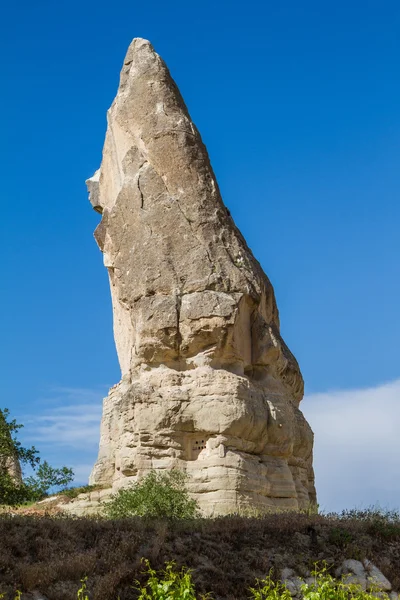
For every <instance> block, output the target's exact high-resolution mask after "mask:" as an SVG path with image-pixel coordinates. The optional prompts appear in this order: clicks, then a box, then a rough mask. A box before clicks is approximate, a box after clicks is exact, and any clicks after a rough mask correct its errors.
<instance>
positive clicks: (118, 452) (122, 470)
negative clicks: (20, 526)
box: [88, 38, 315, 513]
mask: <svg viewBox="0 0 400 600" xmlns="http://www.w3.org/2000/svg"><path fill="white" fill-rule="evenodd" d="M107 120H108V127H107V133H106V139H105V142H104V149H103V159H102V163H101V167H100V170H99V172H97V173H96V174H95V176H94V177H93V178H91V179H89V180H88V188H89V192H90V200H91V203H92V205H93V207H94V208H95V210H97V211H98V212H100V213H102V218H101V223H100V224H99V226H98V228H97V229H96V232H95V237H96V240H97V242H98V245H99V247H100V249H101V250H102V252H103V255H104V264H105V266H106V267H107V270H108V274H109V278H110V287H111V295H112V302H113V316H114V336H115V342H116V347H117V352H118V357H119V362H120V365H121V371H122V376H123V378H122V381H121V383H120V384H119V385H118V386H117V387H116V388H113V389H112V390H111V392H110V395H109V397H108V398H107V399H106V401H105V405H104V413H103V429H102V431H103V434H102V441H101V447H100V453H99V460H98V462H97V464H96V466H95V468H94V471H93V474H92V479H91V480H92V482H96V483H110V484H113V485H124V484H125V483H128V482H129V481H130V480H132V478H134V479H135V478H136V477H140V476H141V475H143V474H145V473H146V472H147V471H148V470H149V469H152V468H169V467H173V466H177V467H179V468H181V469H184V470H186V471H187V472H188V473H189V474H190V475H191V476H192V482H193V483H192V491H193V494H195V495H196V497H198V499H199V502H200V504H201V506H202V507H203V508H204V510H205V511H206V512H208V513H210V512H212V511H215V512H216V513H223V512H227V511H228V512H232V510H235V509H236V508H237V507H238V506H239V504H241V503H242V504H243V503H244V504H246V503H250V504H252V505H254V506H257V507H260V508H266V507H271V506H277V507H288V508H296V507H299V506H300V507H305V506H308V505H309V503H310V502H313V501H314V500H315V490H314V485H313V471H312V443H313V435H312V432H311V429H310V428H309V426H308V424H307V422H306V421H305V419H304V417H303V416H302V414H301V412H300V411H299V410H298V404H299V402H300V400H301V398H302V396H303V379H302V376H301V373H300V369H299V366H298V364H297V361H296V359H295V358H294V356H293V355H292V354H291V352H290V351H289V349H288V347H287V346H286V344H285V342H284V341H283V339H282V337H281V335H280V331H279V317H278V309H277V306H276V301H275V296H274V291H273V288H272V285H271V283H270V281H269V279H268V277H267V276H266V275H265V273H264V272H263V270H262V268H261V266H260V264H259V263H258V262H257V260H256V259H255V258H254V256H253V254H252V252H251V251H250V249H249V247H248V246H247V244H246V242H245V240H244V238H243V236H242V235H241V234H240V232H239V230H238V229H237V227H236V226H235V223H234V222H233V220H232V218H231V216H230V214H229V211H228V210H227V209H226V207H225V205H224V203H223V201H222V198H221V195H220V191H219V188H218V184H217V181H216V178H215V175H214V172H213V170H212V167H211V164H210V160H209V157H208V153H207V150H206V148H205V146H204V144H203V142H202V140H201V137H200V134H199V132H198V130H197V128H196V127H195V125H194V123H193V122H192V120H191V118H190V115H189V113H188V110H187V108H186V106H185V103H184V101H183V99H182V96H181V94H180V92H179V90H178V88H177V86H176V84H175V82H174V81H173V79H172V78H171V75H170V73H169V71H168V69H167V67H166V65H165V63H164V62H163V61H162V59H161V58H160V57H159V56H158V54H157V53H156V52H155V51H154V49H153V47H152V46H151V44H150V43H149V42H148V41H147V40H142V39H140V38H137V39H135V40H133V42H132V44H131V45H130V47H129V50H128V53H127V55H126V58H125V61H124V65H123V68H122V72H121V80H120V87H119V90H118V93H117V96H116V98H115V100H114V102H113V104H112V106H111V108H110V110H109V111H108V115H107Z"/></svg>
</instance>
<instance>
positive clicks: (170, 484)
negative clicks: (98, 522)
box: [104, 469, 199, 519]
mask: <svg viewBox="0 0 400 600" xmlns="http://www.w3.org/2000/svg"><path fill="white" fill-rule="evenodd" d="M186 480H187V475H186V474H185V473H183V472H182V471H178V470H177V469H172V470H171V471H164V472H162V471H161V472H160V471H151V472H150V473H149V474H148V475H146V477H144V478H143V479H142V481H140V482H138V483H136V484H134V485H133V486H132V487H131V488H124V489H122V490H119V492H118V493H117V494H116V495H115V496H114V497H113V499H112V500H111V501H110V502H108V503H107V504H106V506H105V508H104V512H105V514H106V516H108V517H109V518H112V519H120V518H126V517H146V518H149V519H160V518H161V519H163V518H164V519H194V518H195V517H196V516H198V514H199V510H198V505H197V502H196V501H195V500H192V499H191V498H190V496H189V494H188V491H187V490H186V487H185V483H186Z"/></svg>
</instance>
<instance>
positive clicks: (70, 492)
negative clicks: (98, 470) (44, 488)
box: [61, 485, 104, 500]
mask: <svg viewBox="0 0 400 600" xmlns="http://www.w3.org/2000/svg"><path fill="white" fill-rule="evenodd" d="M102 489H104V486H102V485H81V486H78V487H70V488H65V489H63V490H62V492H61V493H62V495H63V496H67V498H70V499H71V500H73V499H74V498H77V497H78V496H79V494H88V493H89V492H95V491H96V490H102Z"/></svg>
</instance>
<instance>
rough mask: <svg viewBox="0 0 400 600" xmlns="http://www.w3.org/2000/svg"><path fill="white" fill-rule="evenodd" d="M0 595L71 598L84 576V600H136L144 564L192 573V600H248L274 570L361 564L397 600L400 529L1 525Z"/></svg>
mask: <svg viewBox="0 0 400 600" xmlns="http://www.w3.org/2000/svg"><path fill="white" fill-rule="evenodd" d="M0 540H1V543H0V582H1V585H2V589H0V591H4V592H11V590H15V589H17V588H18V589H21V590H23V591H29V590H40V591H41V592H42V593H43V594H45V595H46V597H47V598H49V600H72V599H75V598H76V591H77V589H78V587H79V580H80V579H81V578H82V577H83V576H88V581H87V585H88V589H89V590H90V591H91V596H90V597H91V600H116V598H117V597H118V595H119V597H120V599H121V600H134V599H135V598H136V592H135V590H134V589H133V587H132V585H133V583H134V581H135V580H136V579H142V580H143V575H142V574H141V571H142V566H141V562H140V561H141V558H142V557H145V558H148V559H149V560H150V562H151V564H152V566H153V567H155V568H161V567H162V566H163V565H164V563H165V561H168V560H175V561H176V562H177V564H178V565H187V566H188V567H190V568H191V569H193V578H194V581H195V583H196V588H197V589H198V591H199V592H212V594H213V597H214V598H215V599H216V600H218V599H220V600H222V599H224V600H234V599H245V598H248V591H247V590H248V588H249V586H250V585H253V584H254V580H255V578H256V577H259V578H261V577H264V576H265V575H266V574H267V573H268V571H269V570H270V569H271V568H275V571H276V572H279V570H280V569H281V568H282V567H284V566H288V567H293V568H296V569H297V571H298V572H299V573H300V574H301V573H302V571H303V572H304V573H305V572H306V571H307V570H308V569H309V568H310V567H311V566H312V564H313V563H314V562H315V561H317V560H319V561H321V560H323V559H324V560H326V561H327V562H328V564H332V565H337V564H339V563H340V562H341V561H342V560H343V559H344V558H356V559H362V558H364V557H368V558H369V559H370V560H372V561H373V562H374V563H375V564H376V565H377V566H378V567H380V568H381V569H382V571H383V572H384V574H385V575H386V576H387V577H388V578H389V580H391V582H392V584H393V585H394V587H395V588H396V589H397V590H400V523H399V522H396V520H393V521H392V522H391V521H390V520H385V519H381V520H379V519H378V518H374V517H373V515H372V516H371V515H370V516H369V517H368V516H367V517H365V518H360V515H344V516H343V518H337V517H323V516H318V515H314V516H307V515H302V514H295V513H281V514H275V515H267V516H265V517H263V518H258V519H256V518H243V517H226V518H219V519H213V520H207V519H204V520H202V519H198V520H194V521H187V522H186V521H178V522H175V523H172V522H171V523H167V522H163V521H155V522H146V521H144V520H141V519H127V520H117V521H108V520H104V519H93V518H71V517H64V516H41V517H40V516H39V517H38V516H22V515H18V514H16V515H14V516H10V515H4V516H1V517H0Z"/></svg>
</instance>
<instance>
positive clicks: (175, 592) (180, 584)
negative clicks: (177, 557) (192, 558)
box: [136, 559, 210, 600]
mask: <svg viewBox="0 0 400 600" xmlns="http://www.w3.org/2000/svg"><path fill="white" fill-rule="evenodd" d="M143 562H144V563H145V565H146V567H147V569H146V574H147V576H148V578H147V582H146V584H145V585H144V587H143V586H140V585H139V587H137V588H136V589H137V590H138V591H139V592H140V596H139V597H138V600H196V598H197V595H196V591H195V587H194V584H193V581H192V575H191V572H190V570H189V569H187V568H186V567H182V568H181V570H180V571H178V570H176V566H175V563H174V562H173V561H171V562H169V563H167V564H166V565H165V569H164V570H163V571H161V573H160V574H158V573H157V571H155V570H154V569H152V568H151V566H150V563H149V561H148V560H145V559H144V561H143ZM137 583H139V582H137ZM199 598H202V599H203V600H206V598H210V596H209V595H207V596H204V595H203V596H201V597H199Z"/></svg>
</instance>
